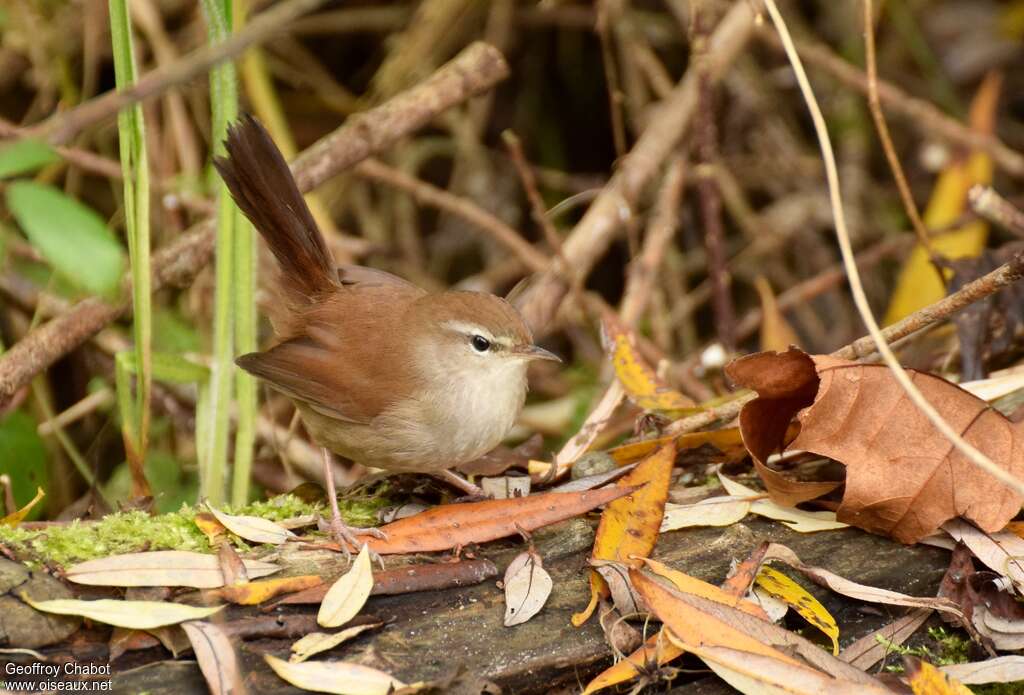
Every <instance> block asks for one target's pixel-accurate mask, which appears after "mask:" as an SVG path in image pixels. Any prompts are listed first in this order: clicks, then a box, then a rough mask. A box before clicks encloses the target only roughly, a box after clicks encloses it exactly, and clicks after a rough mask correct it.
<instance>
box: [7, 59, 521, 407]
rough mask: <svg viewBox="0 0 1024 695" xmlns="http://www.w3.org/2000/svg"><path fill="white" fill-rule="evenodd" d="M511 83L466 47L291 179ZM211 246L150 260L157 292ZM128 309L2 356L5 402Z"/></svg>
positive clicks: (316, 150)
mask: <svg viewBox="0 0 1024 695" xmlns="http://www.w3.org/2000/svg"><path fill="white" fill-rule="evenodd" d="M507 75H508V66H507V65H506V64H505V60H504V58H503V57H502V55H501V53H500V52H499V51H498V50H497V49H495V48H494V47H493V46H488V45H487V44H483V43H475V44H473V45H471V46H469V47H468V48H466V49H465V50H463V51H462V52H461V53H460V54H459V55H457V56H456V57H455V58H453V59H452V60H451V61H450V62H449V63H447V64H446V65H444V66H442V67H441V68H439V69H438V70H437V72H435V73H434V75H433V76H431V77H430V78H428V79H427V80H426V81H424V82H422V83H421V84H419V85H417V86H415V87H413V88H411V89H409V90H407V91H405V92H403V93H401V94H399V95H397V96H395V97H394V98H393V99H391V100H389V101H387V102H385V103H384V104H381V105H380V106H378V107H376V108H374V109H370V110H369V111H366V112H365V113H363V114H361V115H360V116H359V117H358V118H355V119H349V121H347V122H346V123H345V124H344V125H342V126H341V127H340V128H338V129H337V130H335V131H334V132H333V133H331V134H330V135H328V136H327V137H325V138H323V139H321V140H320V141H319V142H317V143H316V144H314V145H313V146H312V147H310V148H309V149H308V150H306V151H305V152H304V153H302V154H301V155H299V157H298V158H297V159H296V160H295V163H294V164H293V171H294V172H295V175H296V179H297V180H298V181H299V186H300V188H302V190H303V191H308V190H310V189H311V188H313V187H315V186H316V185H317V184H319V183H321V182H323V181H324V180H326V179H327V178H329V177H331V176H333V175H335V174H337V173H338V172H340V171H342V170H343V169H347V168H350V167H352V166H353V165H354V164H356V163H358V162H359V161H360V160H362V159H364V158H366V157H367V156H369V155H370V154H372V153H374V152H376V151H379V150H383V149H385V148H387V147H389V146H390V145H392V144H393V143H394V142H396V141H397V140H399V139H401V138H403V137H405V136H407V135H409V134H410V133H412V132H414V131H415V130H417V129H419V128H421V127H423V126H424V125H425V124H427V123H428V122H429V121H430V120H431V119H432V118H433V117H434V116H436V115H437V114H439V113H441V112H442V111H444V110H446V109H448V108H451V107H452V106H454V105H456V104H459V103H462V102H464V101H466V100H467V99H469V98H470V97H472V96H474V95H476V94H479V93H480V92H482V91H484V90H485V89H488V88H490V87H492V86H493V85H495V84H496V83H498V82H499V81H501V80H502V79H504V78H505V77H506V76H507ZM213 246H214V224H213V221H212V220H211V219H207V220H205V221H203V222H200V223H199V224H197V225H196V226H195V227H193V229H192V230H190V231H189V232H187V233H186V234H184V235H182V236H181V237H179V238H178V239H177V240H175V241H174V242H173V243H172V244H170V245H168V246H167V247H165V248H163V249H160V250H159V251H158V252H157V253H156V254H154V258H153V267H154V272H153V291H154V292H156V291H158V290H160V289H162V288H163V287H166V286H168V285H187V284H189V283H190V282H192V279H193V278H195V276H196V274H197V273H198V272H199V271H200V270H201V269H202V268H203V266H205V265H206V264H207V263H208V262H209V261H210V258H211V257H212V255H213ZM127 284H128V280H127V278H126V280H125V285H126V286H127ZM128 308H129V305H128V303H127V302H124V301H122V302H118V303H109V302H106V301H104V300H102V299H100V298H98V297H90V298H88V299H85V300H82V301H81V302H79V303H78V304H76V305H75V306H74V308H72V309H71V310H70V311H68V312H67V313H65V314H62V315H60V316H58V317H56V318H54V319H52V320H51V321H49V322H47V323H46V324H44V325H42V326H40V327H38V328H36V329H35V330H33V331H32V332H31V333H29V334H28V335H26V336H25V337H24V338H22V339H21V340H19V341H18V342H17V343H15V344H14V345H13V346H12V347H11V349H10V350H9V351H8V352H6V353H5V354H3V355H0V402H3V401H5V400H6V399H8V398H10V397H11V396H12V395H13V394H14V393H15V392H16V391H17V390H18V389H19V388H21V387H22V386H24V385H25V384H27V383H28V382H29V381H30V380H31V379H32V377H34V376H35V375H36V374H38V373H40V372H42V371H43V370H45V369H48V368H49V367H50V365H52V364H53V363H54V362H56V361H57V360H58V359H60V358H61V357H63V356H64V355H66V354H67V353H69V352H71V351H72V350H74V349H75V348H77V347H78V346H79V345H81V344H82V343H84V342H85V341H86V340H88V339H90V338H91V337H93V336H94V335H96V333H98V332H99V331H100V330H101V329H102V328H103V327H104V326H106V325H108V324H110V323H111V322H113V321H115V320H117V319H118V318H119V317H121V316H122V315H124V314H125V313H126V312H127V311H128Z"/></svg>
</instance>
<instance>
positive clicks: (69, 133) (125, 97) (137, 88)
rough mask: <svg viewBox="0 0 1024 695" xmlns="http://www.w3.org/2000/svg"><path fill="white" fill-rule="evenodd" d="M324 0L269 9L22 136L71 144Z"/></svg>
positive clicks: (297, 1) (297, 0) (306, 0)
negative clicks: (85, 132)
mask: <svg viewBox="0 0 1024 695" xmlns="http://www.w3.org/2000/svg"><path fill="white" fill-rule="evenodd" d="M323 3H324V0H289V1H288V2H282V3H280V4H278V5H276V6H275V7H272V8H270V9H269V10H267V11H266V12H263V13H262V14H260V15H259V16H258V17H256V18H255V19H254V20H253V21H252V23H250V24H249V26H247V27H246V28H245V29H244V30H243V31H240V32H237V33H235V34H232V35H231V37H230V38H229V39H227V40H226V41H223V42H220V43H216V44H213V43H211V44H206V45H205V46H204V47H203V48H200V49H198V50H196V51H195V52H193V53H190V54H189V55H187V56H185V58H183V59H182V60H179V61H175V62H173V63H168V64H167V65H165V66H162V67H159V68H157V69H156V70H153V71H152V72H149V73H147V74H146V75H143V76H142V78H141V79H140V80H138V81H137V82H136V83H135V84H134V85H133V86H131V87H129V88H128V89H122V90H119V91H110V92H107V93H105V94H102V95H100V96H98V97H96V98H95V99H90V100H89V101H86V102H84V103H82V104H80V105H79V106H76V107H75V108H73V109H69V110H67V111H61V112H59V113H57V114H55V115H54V116H51V117H50V118H48V119H46V120H45V121H43V122H42V123H39V124H38V125H35V126H33V127H31V128H28V129H25V132H27V133H28V134H31V135H36V136H39V135H42V136H44V137H46V139H47V140H48V141H49V142H50V143H51V144H55V145H60V144H63V143H65V142H68V141H69V140H71V139H72V138H73V137H74V136H75V135H77V134H78V133H80V132H81V131H82V130H83V129H84V128H87V127H89V126H91V125H94V124H96V123H99V122H101V121H104V120H106V119H108V118H113V117H114V116H116V115H117V113H118V112H119V111H121V109H124V108H125V107H127V106H130V105H132V104H134V103H137V102H139V101H142V100H144V99H148V98H150V97H154V96H156V95H158V94H162V93H163V92H165V91H167V90H168V89H170V88H171V87H175V86H178V85H180V84H184V83H185V82H188V81H189V80H190V79H192V78H194V77H196V76H198V75H201V74H203V73H205V72H207V71H208V70H209V69H210V68H212V67H213V66H214V65H217V64H219V63H222V62H224V61H225V60H229V59H231V58H233V57H234V56H237V55H238V54H239V53H241V52H242V51H244V50H245V49H246V48H248V47H249V46H251V45H252V44H254V43H259V42H261V41H265V40H266V39H268V38H270V37H271V36H273V35H274V34H277V33H280V32H282V31H285V30H286V29H288V27H289V25H290V24H291V23H292V22H293V21H294V20H295V19H297V18H298V17H301V16H302V15H304V14H308V13H309V12H311V11H313V10H315V9H316V8H317V7H319V6H320V5H322V4H323Z"/></svg>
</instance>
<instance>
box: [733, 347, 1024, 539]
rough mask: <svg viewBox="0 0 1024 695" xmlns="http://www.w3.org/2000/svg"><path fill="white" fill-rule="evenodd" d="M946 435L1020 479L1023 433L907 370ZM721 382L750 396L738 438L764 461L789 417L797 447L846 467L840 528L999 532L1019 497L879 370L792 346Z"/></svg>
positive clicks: (746, 363)
mask: <svg viewBox="0 0 1024 695" xmlns="http://www.w3.org/2000/svg"><path fill="white" fill-rule="evenodd" d="M908 371H909V372H910V375H911V378H912V379H913V381H914V384H915V385H916V386H917V387H918V388H919V389H920V390H921V392H922V393H923V394H924V395H925V397H926V398H927V399H928V400H929V401H930V402H931V403H932V405H933V406H934V407H935V408H936V409H937V410H938V411H939V413H940V414H941V415H942V416H943V417H944V418H945V419H946V421H947V422H948V423H949V424H950V425H951V426H952V427H953V429H954V430H956V431H957V432H960V433H961V435H962V436H963V437H964V439H966V440H967V441H968V442H970V443H971V444H972V445H974V446H975V447H977V448H978V449H979V450H981V451H982V452H984V453H985V454H986V455H987V456H988V457H989V458H990V459H992V460H993V461H995V462H996V464H997V465H999V466H1002V467H1003V468H1006V469H1008V470H1009V471H1010V473H1012V474H1014V475H1016V476H1018V477H1021V476H1022V475H1024V432H1022V431H1021V429H1022V427H1024V426H1021V425H1018V424H1015V423H1012V422H1010V421H1009V420H1008V419H1006V418H1005V417H1004V416H1003V415H1001V414H1000V413H999V412H997V411H995V410H993V409H992V408H990V407H989V406H988V405H987V404H986V403H985V402H984V401H982V400H980V399H978V398H976V397H975V396H973V395H971V394H970V393H968V392H966V391H964V390H963V389H961V388H959V387H958V386H956V385H955V384H953V383H950V382H948V381H946V380H945V379H942V378H940V377H937V376H934V375H932V374H927V373H924V372H917V371H914V370H908ZM726 373H727V374H728V375H729V377H730V378H731V379H732V380H733V381H734V382H736V383H737V384H739V385H741V386H745V387H747V388H751V389H753V390H755V391H757V392H758V395H759V397H758V398H757V399H756V400H754V401H752V402H751V403H749V404H747V405H746V406H745V407H744V409H743V411H742V413H741V415H740V429H741V432H742V433H743V441H744V443H745V444H746V445H747V448H748V449H749V450H750V452H751V453H752V454H753V455H754V456H755V457H757V458H760V459H761V460H762V461H764V460H765V458H767V456H768V455H769V454H771V453H772V452H774V451H777V450H779V449H781V448H782V447H783V441H784V435H785V431H786V427H787V426H788V424H789V422H790V420H791V418H792V417H793V416H794V415H796V416H797V419H798V420H799V422H800V425H801V429H800V434H799V435H798V436H797V438H796V439H795V440H794V441H793V442H792V444H791V445H790V446H791V447H793V448H795V449H802V450H805V451H810V452H813V453H816V454H819V455H821V456H828V457H829V458H832V459H835V460H837V461H839V462H841V463H843V464H845V465H846V491H845V493H844V496H843V501H842V504H841V505H840V507H839V509H838V511H837V515H838V518H839V520H840V521H843V522H846V523H848V524H852V525H854V526H859V527H860V528H863V529H865V530H867V531H871V532H872V533H878V534H883V535H888V536H892V537H893V538H895V539H896V540H899V541H902V542H904V543H914V542H916V541H917V540H919V539H920V538H922V537H924V536H927V535H928V534H930V533H932V532H934V531H935V530H936V529H937V528H938V527H939V526H940V525H941V524H942V523H944V522H945V521H947V520H949V519H953V518H955V517H958V516H959V517H963V518H965V519H968V520H970V521H972V522H974V524H975V525H977V526H978V527H979V528H982V529H984V530H985V531H998V530H999V529H1001V528H1003V527H1004V526H1005V525H1006V523H1007V522H1008V521H1009V520H1010V519H1012V518H1013V516H1014V514H1016V513H1017V511H1018V510H1019V509H1020V506H1021V502H1022V498H1021V496H1020V495H1018V494H1017V493H1016V492H1014V491H1013V490H1011V489H1009V488H1007V487H1006V486H1005V485H1003V484H1002V483H1000V482H999V481H998V480H996V479H995V478H993V477H992V476H990V475H989V474H987V473H985V472H983V471H981V470H980V469H978V468H977V467H975V466H974V464H972V463H971V462H970V461H969V460H967V459H966V458H965V457H964V456H963V455H962V454H960V453H959V452H958V451H957V450H955V449H954V448H953V445H952V444H950V443H949V441H948V440H947V439H946V438H945V437H943V436H942V434H941V433H940V432H939V431H938V430H936V429H935V427H934V426H933V425H932V424H931V422H930V421H929V420H928V419H927V418H926V417H925V415H924V414H923V413H921V412H920V411H919V410H918V409H917V407H915V406H914V404H913V403H912V402H911V401H910V400H909V398H908V397H907V395H906V393H905V392H904V391H903V389H902V388H901V387H900V386H899V384H898V383H897V382H896V380H895V379H894V378H893V376H892V373H891V372H890V371H889V369H888V368H886V367H885V366H882V365H870V364H858V363H856V362H849V361H846V360H841V359H836V358H834V357H830V356H828V355H814V356H811V355H807V354H806V353H804V352H802V351H800V350H798V349H796V348H790V349H789V350H788V351H787V352H784V353H775V352H762V353H757V354H754V355H749V356H747V357H743V358H741V359H738V360H735V361H734V362H732V363H731V364H730V365H729V366H728V367H727V368H726Z"/></svg>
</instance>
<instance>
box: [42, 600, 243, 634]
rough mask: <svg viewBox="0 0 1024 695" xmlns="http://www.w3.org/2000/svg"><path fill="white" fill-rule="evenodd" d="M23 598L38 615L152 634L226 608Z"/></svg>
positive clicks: (145, 602) (165, 603)
mask: <svg viewBox="0 0 1024 695" xmlns="http://www.w3.org/2000/svg"><path fill="white" fill-rule="evenodd" d="M22 598H23V599H24V600H25V602H26V603H27V604H29V605H30V606H32V607H33V608H35V609H36V610H37V611H43V612H44V613H56V614H58V615H80V616H82V617H83V618H89V619H90V620H95V621H96V622H98V623H106V624H107V625H115V626H117V627H127V628H132V629H135V630H151V629H153V628H157V627H162V626H164V625H177V624H178V623H183V622H185V621H186V620H201V619H203V618H206V617H209V616H211V615H213V614H214V613H216V612H217V611H219V610H220V609H221V608H223V606H209V607H206V606H186V605H185V604H183V603H167V602H163V601H118V600H115V599H108V598H105V599H100V600H98V601H80V600H78V599H70V598H62V599H52V600H49V601H33V600H32V599H31V598H29V597H28V596H24V595H23V596H22Z"/></svg>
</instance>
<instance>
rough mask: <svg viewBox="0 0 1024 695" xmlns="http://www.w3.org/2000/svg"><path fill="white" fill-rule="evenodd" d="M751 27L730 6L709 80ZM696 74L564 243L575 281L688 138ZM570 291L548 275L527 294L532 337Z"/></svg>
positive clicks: (662, 109) (712, 44)
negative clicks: (667, 159)
mask: <svg viewBox="0 0 1024 695" xmlns="http://www.w3.org/2000/svg"><path fill="white" fill-rule="evenodd" d="M753 27H754V11H753V9H751V4H750V3H748V2H737V3H735V4H733V6H732V8H731V9H730V10H729V12H728V14H726V16H725V17H724V18H723V19H722V20H721V21H720V22H719V24H718V26H717V27H716V28H715V31H714V32H713V33H712V35H711V37H710V38H709V42H708V52H707V54H706V59H707V69H708V72H709V75H710V77H711V79H712V80H716V79H718V78H719V76H720V75H721V74H722V73H723V72H724V71H725V69H726V68H727V67H728V66H729V64H730V63H732V61H733V59H734V58H735V57H736V56H737V55H738V54H739V52H740V50H742V48H743V46H744V45H746V42H747V39H748V38H749V37H750V34H751V32H752V30H753ZM697 72H698V71H697V70H694V69H693V68H692V67H691V69H689V70H687V72H686V74H685V75H684V76H683V79H682V80H681V81H680V83H679V84H678V85H677V86H676V87H675V88H674V89H673V91H672V93H671V94H670V95H669V96H668V97H667V98H665V99H664V100H662V102H661V103H660V105H659V108H658V110H657V112H656V113H654V114H652V116H651V118H650V120H649V122H648V125H647V127H646V128H645V129H644V131H643V133H642V134H641V135H640V138H639V139H638V140H637V141H636V143H635V144H634V145H633V149H632V150H630V152H629V154H627V155H626V156H625V157H623V158H622V160H621V161H620V163H619V167H618V169H617V171H616V172H615V174H614V175H613V176H612V179H611V180H610V181H609V182H608V184H607V185H606V186H605V187H604V188H603V189H602V190H601V193H600V194H599V195H598V197H597V199H596V200H595V201H594V202H593V203H592V204H591V206H590V208H589V209H588V210H587V212H586V214H585V215H584V216H583V219H581V220H580V221H579V223H578V224H577V225H576V227H575V228H574V229H573V230H572V232H571V233H570V234H569V237H568V238H567V239H566V241H565V244H564V249H565V256H566V258H567V259H568V261H569V263H571V264H572V267H573V268H574V269H575V270H576V273H577V275H578V276H579V277H581V278H582V277H585V276H586V274H587V273H588V272H589V271H590V269H591V268H593V267H594V264H595V263H596V262H597V260H598V259H599V258H600V257H601V256H602V255H603V254H604V252H605V251H606V250H607V249H608V247H609V245H610V244H611V243H612V240H613V239H614V238H615V234H616V232H618V230H619V229H620V228H621V226H622V225H623V223H624V222H626V221H627V220H629V219H630V218H631V217H632V215H633V210H632V208H633V206H634V205H635V204H636V202H637V200H638V199H639V197H640V194H641V192H642V191H643V189H644V188H645V187H646V186H647V185H648V184H649V183H650V182H651V180H652V179H653V178H654V177H655V176H656V175H657V174H658V173H659V171H660V169H661V165H662V163H663V162H664V161H665V159H666V158H667V157H668V156H670V155H671V154H672V153H673V152H674V151H675V147H676V145H678V144H679V141H680V140H681V139H682V137H683V135H684V134H685V133H686V130H687V128H688V127H689V126H690V124H691V119H692V118H693V115H694V111H695V110H696V106H697V100H698V95H697V88H698V80H697ZM568 291H569V288H568V287H567V286H566V284H565V282H564V281H563V280H562V279H560V278H559V277H558V275H557V274H556V273H554V272H550V271H549V272H547V273H544V274H543V275H542V276H541V277H539V278H538V279H537V281H536V282H535V283H534V284H533V285H532V286H531V287H530V288H529V289H528V290H527V291H526V293H525V294H524V296H523V303H522V305H521V306H522V311H523V316H524V317H525V318H526V321H527V323H528V324H529V325H530V326H531V327H532V328H533V330H534V333H535V334H541V333H543V332H544V331H545V330H546V329H547V326H548V324H549V323H550V321H551V319H552V317H553V316H554V315H555V313H556V312H557V310H558V307H559V306H560V305H561V303H562V299H563V298H564V297H565V295H566V293H567V292H568Z"/></svg>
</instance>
